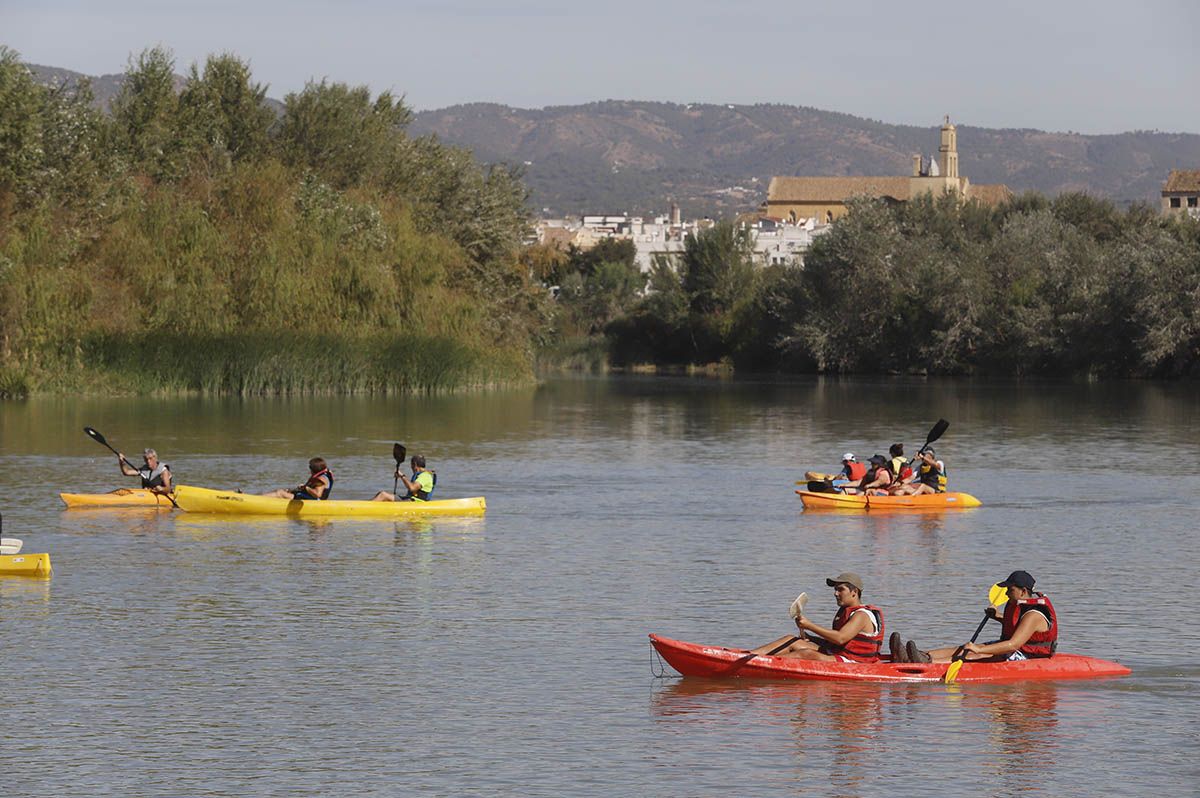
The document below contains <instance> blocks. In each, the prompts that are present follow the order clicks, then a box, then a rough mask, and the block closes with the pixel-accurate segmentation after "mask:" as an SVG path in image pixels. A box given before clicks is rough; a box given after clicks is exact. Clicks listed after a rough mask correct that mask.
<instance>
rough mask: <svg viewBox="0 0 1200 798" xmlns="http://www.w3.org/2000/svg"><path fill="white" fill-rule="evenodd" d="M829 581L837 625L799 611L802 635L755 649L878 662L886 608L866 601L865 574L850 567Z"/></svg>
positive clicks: (784, 654) (782, 654) (803, 656)
mask: <svg viewBox="0 0 1200 798" xmlns="http://www.w3.org/2000/svg"><path fill="white" fill-rule="evenodd" d="M825 584H827V585H829V586H830V587H832V588H833V598H834V601H836V602H837V605H838V611H837V613H836V614H835V615H834V616H833V628H831V629H826V628H825V627H823V626H818V625H817V624H815V623H813V622H812V621H810V620H809V619H808V618H805V617H804V616H803V615H797V616H796V628H798V629H799V630H800V634H799V635H798V636H797V635H787V636H785V637H781V638H779V639H778V640H775V641H773V642H770V643H767V644H766V645H765V646H759V647H758V648H756V649H754V653H755V654H768V653H773V656H777V657H795V658H797V659H809V660H823V661H825V662H878V661H879V649H880V647H881V646H882V645H883V612H882V611H881V610H880V609H879V608H878V607H873V606H871V605H870V604H863V603H862V586H863V580H862V577H861V576H859V575H858V574H856V573H852V572H850V571H846V572H845V573H840V574H838V575H837V576H835V577H831V578H829V579H826V580H825ZM806 632H807V633H808V634H805V633H806Z"/></svg>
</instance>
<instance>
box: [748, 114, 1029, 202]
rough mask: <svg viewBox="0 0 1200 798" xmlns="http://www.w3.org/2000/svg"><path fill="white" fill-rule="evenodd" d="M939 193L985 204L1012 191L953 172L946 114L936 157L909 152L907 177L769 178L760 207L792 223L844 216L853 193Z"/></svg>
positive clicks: (905, 196) (954, 141)
mask: <svg viewBox="0 0 1200 798" xmlns="http://www.w3.org/2000/svg"><path fill="white" fill-rule="evenodd" d="M945 192H951V193H955V194H958V195H959V196H960V197H964V198H965V199H968V200H971V199H975V200H978V201H980V202H983V203H985V204H989V205H992V204H997V203H999V202H1003V201H1004V200H1006V199H1008V198H1009V197H1011V196H1012V192H1011V191H1009V189H1008V187H1007V186H1004V185H998V184H997V185H980V186H972V185H971V182H970V181H969V180H968V179H967V178H966V177H963V176H962V175H960V174H959V173H958V130H957V129H956V128H955V127H954V125H952V124H950V117H946V122H945V124H943V125H942V130H941V140H940V142H939V144H938V154H937V158H936V160H934V159H930V161H929V162H928V163H927V162H925V161H924V159H922V158H921V156H920V155H913V168H912V173H911V174H910V175H909V176H908V177H772V178H771V183H770V185H769V186H768V187H767V202H766V206H765V207H764V209H763V210H764V211H765V213H766V215H767V216H770V217H773V218H777V219H784V220H786V221H790V222H792V223H796V222H799V221H802V220H804V219H816V220H817V221H818V222H821V223H827V222H832V221H834V220H836V219H838V218H840V217H842V216H844V215H845V214H846V213H847V211H848V204H847V203H848V202H849V201H850V199H851V198H853V197H858V196H868V197H874V198H878V199H883V200H884V201H886V202H908V201H909V200H912V199H915V198H917V197H919V196H921V195H922V194H932V195H933V196H935V197H937V196H941V195H942V194H943V193H945Z"/></svg>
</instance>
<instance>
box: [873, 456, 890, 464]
mask: <svg viewBox="0 0 1200 798" xmlns="http://www.w3.org/2000/svg"><path fill="white" fill-rule="evenodd" d="M871 462H872V463H874V464H875V465H883V464H884V463H886V462H887V458H886V457H884V456H883V455H881V454H877V455H874V456H872V457H871Z"/></svg>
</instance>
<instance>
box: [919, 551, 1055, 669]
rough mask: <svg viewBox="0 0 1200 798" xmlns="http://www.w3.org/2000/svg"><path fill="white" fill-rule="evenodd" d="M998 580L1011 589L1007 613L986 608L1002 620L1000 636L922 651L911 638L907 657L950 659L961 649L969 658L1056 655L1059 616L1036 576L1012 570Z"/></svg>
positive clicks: (989, 659) (1018, 658)
mask: <svg viewBox="0 0 1200 798" xmlns="http://www.w3.org/2000/svg"><path fill="white" fill-rule="evenodd" d="M999 584H1000V586H1001V587H1003V588H1007V590H1008V602H1007V603H1006V604H1005V605H1004V615H1003V616H1001V615H999V613H997V612H996V608H995V607H988V608H987V610H986V612H987V615H988V617H989V618H991V619H992V620H993V621H1000V627H1001V629H1000V639H999V640H996V641H993V642H991V643H967V644H966V645H964V646H950V647H947V648H937V649H934V650H933V651H929V652H924V651H921V650H920V649H918V648H917V647H916V646H915V645H914V644H913V642H912V641H911V640H910V641H909V643H908V648H909V650H908V651H907V652H906V653H907V654H908V659H909V660H910V661H913V662H929V661H930V660H932V661H933V662H950V661H951V660H953V659H954V656H955V654H960V653H961V654H962V655H963V659H965V660H966V661H968V662H978V661H980V660H986V661H989V662H1003V661H1005V660H1011V661H1016V660H1022V659H1035V658H1038V657H1050V656H1053V655H1054V652H1055V650H1056V649H1057V648H1058V616H1057V615H1056V614H1055V612H1054V605H1053V604H1051V603H1050V599H1049V598H1047V597H1046V596H1045V595H1043V594H1041V593H1038V592H1036V591H1035V590H1034V589H1033V586H1034V584H1035V580H1034V578H1033V577H1032V576H1030V575H1029V573H1028V572H1027V571H1013V572H1012V573H1011V574H1009V575H1008V579H1005V580H1004V581H1003V582H1000V583H999ZM960 649H962V652H960Z"/></svg>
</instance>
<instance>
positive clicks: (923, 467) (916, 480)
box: [891, 449, 946, 496]
mask: <svg viewBox="0 0 1200 798" xmlns="http://www.w3.org/2000/svg"><path fill="white" fill-rule="evenodd" d="M914 462H915V463H919V465H918V466H917V470H916V471H915V472H914V473H912V474H910V475H909V478H908V480H907V481H905V482H904V483H903V484H901V485H896V486H894V487H893V488H892V491H891V492H892V495H893V496H908V495H912V496H919V495H921V494H923V493H945V492H946V464H945V463H943V462H942V461H941V460H938V459H937V454H935V453H934V451H933V449H926V450H925V451H922V452H919V453H918V454H917V457H916V459H915V460H914Z"/></svg>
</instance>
